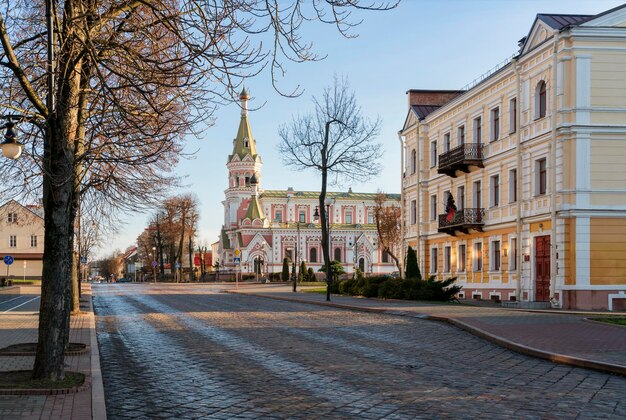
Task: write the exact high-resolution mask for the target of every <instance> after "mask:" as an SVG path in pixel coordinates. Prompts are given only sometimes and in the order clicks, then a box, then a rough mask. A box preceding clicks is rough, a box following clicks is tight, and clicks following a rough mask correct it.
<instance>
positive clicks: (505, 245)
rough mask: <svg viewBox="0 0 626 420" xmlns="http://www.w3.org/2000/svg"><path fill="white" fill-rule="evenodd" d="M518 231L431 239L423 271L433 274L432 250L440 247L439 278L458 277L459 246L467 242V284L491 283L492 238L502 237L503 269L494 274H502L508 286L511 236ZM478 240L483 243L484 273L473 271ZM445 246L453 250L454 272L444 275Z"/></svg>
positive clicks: (503, 281)
mask: <svg viewBox="0 0 626 420" xmlns="http://www.w3.org/2000/svg"><path fill="white" fill-rule="evenodd" d="M515 233H516V230H515V228H506V229H498V230H491V231H489V232H476V233H471V234H467V235H463V234H459V235H458V236H447V237H443V238H438V239H431V240H427V241H426V245H425V250H424V251H425V259H424V263H425V269H424V270H423V273H424V274H427V273H431V272H432V270H431V267H430V262H431V258H430V257H431V256H430V253H431V248H433V247H434V246H437V247H438V258H437V262H438V269H437V275H438V277H439V278H441V277H444V276H450V277H452V276H457V275H458V274H459V273H458V272H457V258H458V244H459V243H463V242H465V244H466V252H465V255H466V262H465V268H466V272H465V273H463V274H466V275H467V283H488V282H489V267H490V265H489V264H490V261H489V257H490V249H489V245H490V238H491V237H492V236H498V235H499V236H501V241H500V255H501V267H500V271H499V272H494V273H492V274H500V275H501V282H502V284H507V283H508V282H509V271H508V269H509V256H512V255H513V254H512V253H511V250H510V249H509V236H510V235H513V236H515ZM477 239H482V242H483V248H482V251H483V252H482V253H483V269H482V271H476V272H475V271H473V261H474V255H473V251H474V247H473V241H475V240H477ZM445 246H451V248H452V258H451V260H452V271H451V273H443V264H444V262H443V258H444V256H443V249H444V247H445ZM505 249H506V250H507V256H504V250H505Z"/></svg>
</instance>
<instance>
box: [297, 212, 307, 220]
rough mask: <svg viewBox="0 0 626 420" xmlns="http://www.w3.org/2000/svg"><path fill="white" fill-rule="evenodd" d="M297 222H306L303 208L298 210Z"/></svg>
mask: <svg viewBox="0 0 626 420" xmlns="http://www.w3.org/2000/svg"><path fill="white" fill-rule="evenodd" d="M298 222H300V223H304V222H306V211H305V210H299V211H298Z"/></svg>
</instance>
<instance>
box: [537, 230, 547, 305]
mask: <svg viewBox="0 0 626 420" xmlns="http://www.w3.org/2000/svg"><path fill="white" fill-rule="evenodd" d="M535 291H536V292H535V301H537V302H547V301H548V300H550V236H549V235H548V236H537V237H536V238H535Z"/></svg>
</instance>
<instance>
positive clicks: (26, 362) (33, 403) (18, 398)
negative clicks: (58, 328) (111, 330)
mask: <svg viewBox="0 0 626 420" xmlns="http://www.w3.org/2000/svg"><path fill="white" fill-rule="evenodd" d="M38 293H39V290H38V289H36V288H32V289H30V290H29V289H27V290H22V295H24V294H27V295H32V296H37V294H38ZM90 293H91V292H90V286H89V285H85V286H84V289H83V296H84V298H85V300H87V301H88V302H89V303H88V304H87V305H88V306H86V307H85V309H84V310H85V311H86V313H85V314H83V315H78V316H72V318H71V323H70V324H71V326H70V328H71V330H70V342H77V343H84V344H87V345H90V346H91V337H92V334H91V331H90V325H93V311H92V309H91V296H90ZM3 300H6V296H5V299H3ZM36 303H37V304H36V305H34V304H33V305H34V306H33V305H31V308H27V309H29V311H24V310H20V311H10V312H4V313H0V347H6V346H8V345H11V344H16V343H28V342H30V343H32V342H36V341H37V327H38V313H37V312H35V311H34V310H35V308H36V307H38V301H37V302H36ZM21 309H24V308H21ZM91 329H93V327H92V328H91ZM92 355H93V356H94V357H96V358H97V349H96V352H95V354H94V352H91V354H90V353H86V354H81V355H76V356H68V357H66V369H67V370H70V371H77V372H82V373H85V374H86V375H87V376H88V378H90V377H91V374H92V369H93V367H92ZM93 362H96V363H94V365H95V367H96V368H97V367H98V363H97V361H93ZM33 363H34V357H33V356H0V371H9V370H28V369H32V366H33ZM97 374H98V375H99V370H98V372H97ZM96 382H97V381H96ZM100 392H101V391H100ZM96 400H97V397H96ZM95 407H96V409H95V410H93V408H92V389H91V387H87V389H86V390H84V391H80V392H77V393H71V394H63V395H0V419H42V420H43V419H64V420H65V419H77V420H83V419H91V418H100V419H103V418H106V414H105V413H104V410H103V408H104V405H103V404H101V407H100V406H99V405H98V404H95ZM92 411H95V413H92ZM92 414H94V415H93V416H92Z"/></svg>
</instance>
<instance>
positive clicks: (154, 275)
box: [152, 246, 157, 283]
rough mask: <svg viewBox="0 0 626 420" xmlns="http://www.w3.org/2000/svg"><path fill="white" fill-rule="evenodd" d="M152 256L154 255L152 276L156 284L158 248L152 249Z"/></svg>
mask: <svg viewBox="0 0 626 420" xmlns="http://www.w3.org/2000/svg"><path fill="white" fill-rule="evenodd" d="M152 255H154V260H152V276H153V278H154V282H155V283H156V266H157V265H156V246H153V247H152Z"/></svg>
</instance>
